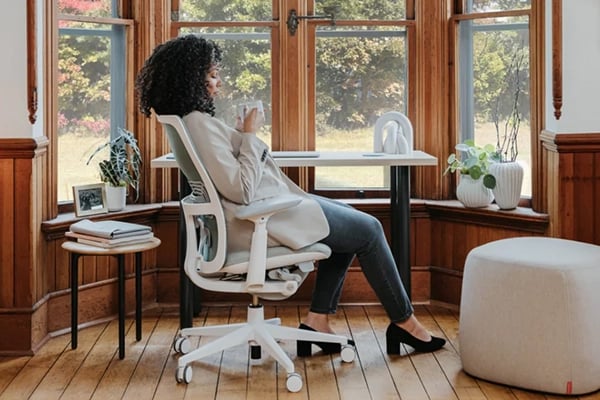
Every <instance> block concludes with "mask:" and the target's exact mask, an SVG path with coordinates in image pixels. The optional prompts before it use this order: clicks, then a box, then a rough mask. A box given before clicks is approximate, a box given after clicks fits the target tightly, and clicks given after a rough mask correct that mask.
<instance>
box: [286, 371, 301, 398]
mask: <svg viewBox="0 0 600 400" xmlns="http://www.w3.org/2000/svg"><path fill="white" fill-rule="evenodd" d="M285 386H286V387H287V390H289V391H290V392H292V393H296V392H299V391H300V389H302V378H301V377H300V375H298V374H297V373H295V372H292V373H291V374H288V376H287V380H286V381H285Z"/></svg>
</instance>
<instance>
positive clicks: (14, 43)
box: [0, 0, 33, 138]
mask: <svg viewBox="0 0 600 400" xmlns="http://www.w3.org/2000/svg"><path fill="white" fill-rule="evenodd" d="M26 11H27V7H26V4H25V1H24V0H18V1H3V2H2V12H1V13H0V49H2V52H3V53H4V57H2V58H3V60H2V62H1V63H0V138H28V137H32V135H33V127H32V126H31V124H30V123H29V119H28V116H29V112H28V109H27V51H26V49H27V18H26V16H27V13H26Z"/></svg>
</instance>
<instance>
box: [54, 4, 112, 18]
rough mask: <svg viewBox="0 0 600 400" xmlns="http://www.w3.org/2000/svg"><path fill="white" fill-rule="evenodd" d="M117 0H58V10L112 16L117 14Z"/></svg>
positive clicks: (76, 13)
mask: <svg viewBox="0 0 600 400" xmlns="http://www.w3.org/2000/svg"><path fill="white" fill-rule="evenodd" d="M116 2H117V0H58V12H59V13H61V14H71V15H85V16H87V17H111V16H116V11H115V10H116Z"/></svg>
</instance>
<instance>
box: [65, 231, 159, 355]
mask: <svg viewBox="0 0 600 400" xmlns="http://www.w3.org/2000/svg"><path fill="white" fill-rule="evenodd" d="M159 245H160V239H158V238H151V239H149V240H148V241H147V242H143V243H135V244H130V245H126V246H118V247H113V248H110V249H107V248H103V247H96V246H90V245H87V244H83V243H79V242H75V241H70V240H69V241H66V242H64V243H63V244H62V248H63V249H65V250H66V251H68V252H70V253H71V348H72V349H76V348H77V322H78V321H77V306H78V303H77V292H78V263H79V257H80V256H114V257H117V260H118V264H119V270H118V279H117V280H118V293H119V300H118V308H119V358H120V359H123V358H124V357H125V255H126V254H131V253H135V339H136V340H138V341H139V340H141V339H142V252H144V251H146V250H151V249H154V248H156V247H158V246H159Z"/></svg>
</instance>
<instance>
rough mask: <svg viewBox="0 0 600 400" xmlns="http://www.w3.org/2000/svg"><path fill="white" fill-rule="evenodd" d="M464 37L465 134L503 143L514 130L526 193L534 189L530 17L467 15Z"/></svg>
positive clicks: (462, 111)
mask: <svg viewBox="0 0 600 400" xmlns="http://www.w3.org/2000/svg"><path fill="white" fill-rule="evenodd" d="M460 38H461V42H460V71H461V72H460V74H461V75H460V124H461V127H460V129H461V130H460V132H461V135H462V138H461V139H462V140H464V139H467V138H474V139H475V142H476V143H477V144H480V145H484V144H487V143H491V144H494V145H496V146H499V145H502V143H503V142H504V141H505V139H506V138H508V137H510V136H511V135H516V137H517V142H516V143H517V148H516V151H517V152H518V154H517V158H516V159H517V161H519V162H521V163H522V164H523V165H524V167H525V168H524V171H525V177H524V180H523V189H522V193H523V194H524V195H531V130H530V123H529V121H530V90H529V79H530V78H529V77H530V74H529V72H530V71H529V31H528V24H527V22H526V19H525V18H521V17H520V18H503V19H502V21H501V22H500V21H495V20H491V19H484V20H480V21H477V22H473V21H463V22H461V24H460ZM508 156H509V157H510V150H509V154H508Z"/></svg>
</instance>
